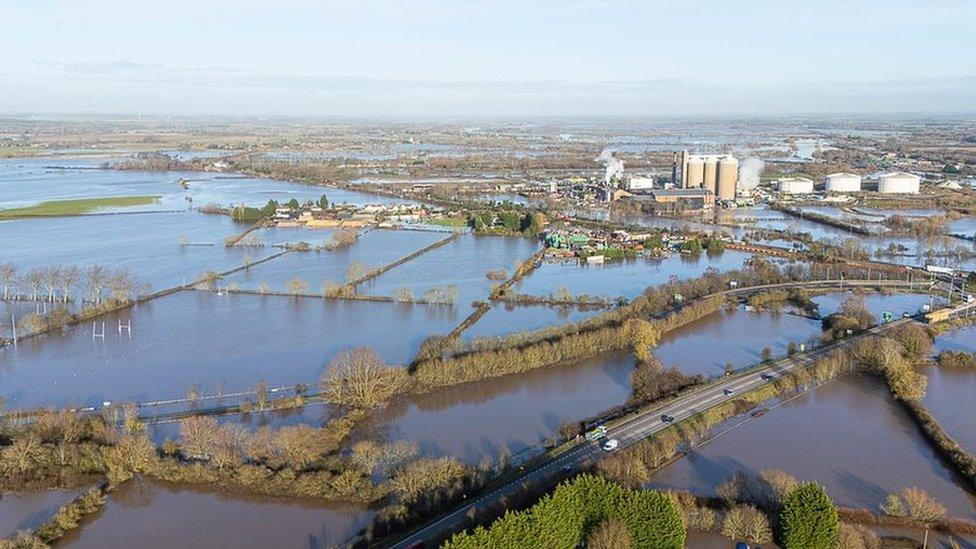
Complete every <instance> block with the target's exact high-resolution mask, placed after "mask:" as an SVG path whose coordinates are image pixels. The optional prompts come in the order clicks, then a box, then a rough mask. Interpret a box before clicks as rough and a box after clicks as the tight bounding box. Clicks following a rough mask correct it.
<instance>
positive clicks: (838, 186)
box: [824, 172, 861, 193]
mask: <svg viewBox="0 0 976 549" xmlns="http://www.w3.org/2000/svg"><path fill="white" fill-rule="evenodd" d="M824 183H825V184H826V188H827V192H829V193H856V192H860V191H861V176H859V175H857V174H853V173H847V172H839V173H832V174H830V175H828V176H827V177H825V178H824Z"/></svg>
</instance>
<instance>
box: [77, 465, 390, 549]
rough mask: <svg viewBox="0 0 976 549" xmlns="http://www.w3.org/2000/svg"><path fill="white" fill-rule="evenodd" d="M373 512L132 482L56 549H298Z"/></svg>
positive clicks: (323, 543) (313, 546)
mask: <svg viewBox="0 0 976 549" xmlns="http://www.w3.org/2000/svg"><path fill="white" fill-rule="evenodd" d="M371 516H372V514H371V513H370V512H369V511H367V510H365V509H362V508H359V507H355V506H352V505H329V506H325V505H321V504H315V503H312V502H304V503H303V502H300V501H295V500H288V501H276V500H271V499H267V498H246V497H240V496H231V495H223V494H218V493H213V492H204V491H199V490H195V489H192V488H176V487H172V486H169V485H166V484H160V483H156V482H150V481H146V480H140V479H138V478H137V479H135V480H133V481H130V482H127V483H126V484H125V485H123V486H122V488H121V489H119V490H118V491H117V492H114V493H112V494H111V495H110V496H109V498H108V502H107V503H106V504H105V507H104V508H103V509H102V511H101V512H100V513H99V514H98V515H97V517H96V518H94V519H93V520H87V521H85V522H83V523H82V526H81V527H80V528H78V529H76V530H73V531H72V532H71V533H70V534H69V535H68V536H66V537H65V538H64V539H63V540H62V541H61V542H60V543H59V544H58V546H59V547H72V548H84V547H175V546H180V547H243V548H248V547H254V548H257V547H303V548H308V549H325V548H327V547H335V546H337V545H340V544H341V543H342V542H343V541H344V540H346V539H347V538H348V537H349V536H350V535H353V534H355V533H356V532H357V531H358V530H359V529H360V528H361V527H363V526H365V525H366V524H367V523H368V521H369V519H370V518H371Z"/></svg>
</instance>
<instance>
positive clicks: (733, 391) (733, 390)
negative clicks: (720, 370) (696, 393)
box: [722, 389, 735, 396]
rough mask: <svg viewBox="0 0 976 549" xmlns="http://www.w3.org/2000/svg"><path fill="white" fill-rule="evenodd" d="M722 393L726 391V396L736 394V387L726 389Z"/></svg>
mask: <svg viewBox="0 0 976 549" xmlns="http://www.w3.org/2000/svg"><path fill="white" fill-rule="evenodd" d="M722 393H724V394H725V396H731V395H734V394H735V389H724V390H723V391H722Z"/></svg>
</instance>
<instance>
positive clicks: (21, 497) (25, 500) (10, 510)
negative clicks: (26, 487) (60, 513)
mask: <svg viewBox="0 0 976 549" xmlns="http://www.w3.org/2000/svg"><path fill="white" fill-rule="evenodd" d="M82 492H83V490H81V489H78V490H41V491H38V492H6V493H3V494H0V538H5V537H9V536H12V535H14V534H16V533H17V532H20V531H21V530H30V529H34V528H37V527H38V526H40V525H41V524H44V523H45V522H47V520H48V519H49V518H51V516H53V515H54V513H56V512H57V510H58V509H60V508H61V506H62V505H64V504H66V503H68V502H69V501H71V500H72V499H74V498H75V497H76V496H78V495H79V494H81V493H82Z"/></svg>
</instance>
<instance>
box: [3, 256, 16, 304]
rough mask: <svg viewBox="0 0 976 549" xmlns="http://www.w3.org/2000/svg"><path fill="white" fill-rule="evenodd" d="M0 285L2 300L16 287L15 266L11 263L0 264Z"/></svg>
mask: <svg viewBox="0 0 976 549" xmlns="http://www.w3.org/2000/svg"><path fill="white" fill-rule="evenodd" d="M0 284H3V299H4V300H6V299H7V298H8V297H10V294H11V292H12V291H13V290H14V289H15V288H16V286H17V266H16V265H14V264H13V263H0Z"/></svg>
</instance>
